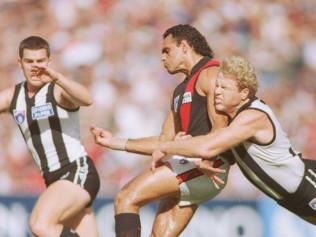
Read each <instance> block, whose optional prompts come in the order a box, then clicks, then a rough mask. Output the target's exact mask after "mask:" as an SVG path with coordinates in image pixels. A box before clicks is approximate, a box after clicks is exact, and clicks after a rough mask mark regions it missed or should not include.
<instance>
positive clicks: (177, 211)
mask: <svg viewBox="0 0 316 237" xmlns="http://www.w3.org/2000/svg"><path fill="white" fill-rule="evenodd" d="M177 203H178V199H174V198H166V199H164V200H162V201H161V203H160V205H159V209H158V212H157V215H156V218H155V222H154V225H153V230H152V234H151V237H162V236H163V237H177V236H179V235H180V234H181V232H182V231H183V230H184V228H185V227H186V226H187V224H188V223H189V221H190V220H191V218H192V216H193V214H194V213H195V211H196V210H197V208H198V206H197V205H191V206H186V207H180V206H178V204H177Z"/></svg>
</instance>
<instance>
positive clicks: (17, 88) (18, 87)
mask: <svg viewBox="0 0 316 237" xmlns="http://www.w3.org/2000/svg"><path fill="white" fill-rule="evenodd" d="M22 85H23V82H21V83H19V84H17V85H15V88H14V94H13V98H12V100H11V104H10V108H9V111H10V113H11V114H12V115H13V110H14V109H15V108H16V103H17V101H18V97H19V93H20V91H21V87H22Z"/></svg>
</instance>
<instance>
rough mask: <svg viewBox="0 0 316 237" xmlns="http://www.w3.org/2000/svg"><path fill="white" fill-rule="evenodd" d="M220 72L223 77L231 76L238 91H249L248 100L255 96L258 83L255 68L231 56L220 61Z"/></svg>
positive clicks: (242, 59)
mask: <svg viewBox="0 0 316 237" xmlns="http://www.w3.org/2000/svg"><path fill="white" fill-rule="evenodd" d="M220 71H221V72H222V73H223V74H224V75H225V74H226V75H232V76H234V77H235V78H236V82H237V86H238V88H239V90H242V89H244V88H248V89H249V96H248V97H249V98H252V97H254V96H255V95H256V93H257V89H258V81H257V76H256V72H255V68H254V67H253V66H252V65H251V64H250V63H249V62H248V61H247V60H246V59H244V58H242V57H239V56H233V57H229V58H226V59H225V60H223V61H222V63H221V66H220Z"/></svg>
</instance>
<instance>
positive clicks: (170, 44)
mask: <svg viewBox="0 0 316 237" xmlns="http://www.w3.org/2000/svg"><path fill="white" fill-rule="evenodd" d="M161 61H162V63H163V65H164V67H165V68H166V69H167V71H168V72H169V73H170V74H175V73H178V72H180V71H181V69H183V68H181V65H182V61H183V50H182V47H181V44H180V45H177V42H176V40H175V39H174V38H173V37H172V35H168V36H167V37H166V38H165V39H164V40H163V45H162V51H161Z"/></svg>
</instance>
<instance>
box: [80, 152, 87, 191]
mask: <svg viewBox="0 0 316 237" xmlns="http://www.w3.org/2000/svg"><path fill="white" fill-rule="evenodd" d="M83 159H84V160H83V167H82V171H83V172H82V179H81V185H80V186H81V187H82V188H83V187H84V183H85V182H86V179H87V176H88V171H89V170H88V169H89V167H88V164H87V157H86V156H84V157H83Z"/></svg>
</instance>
